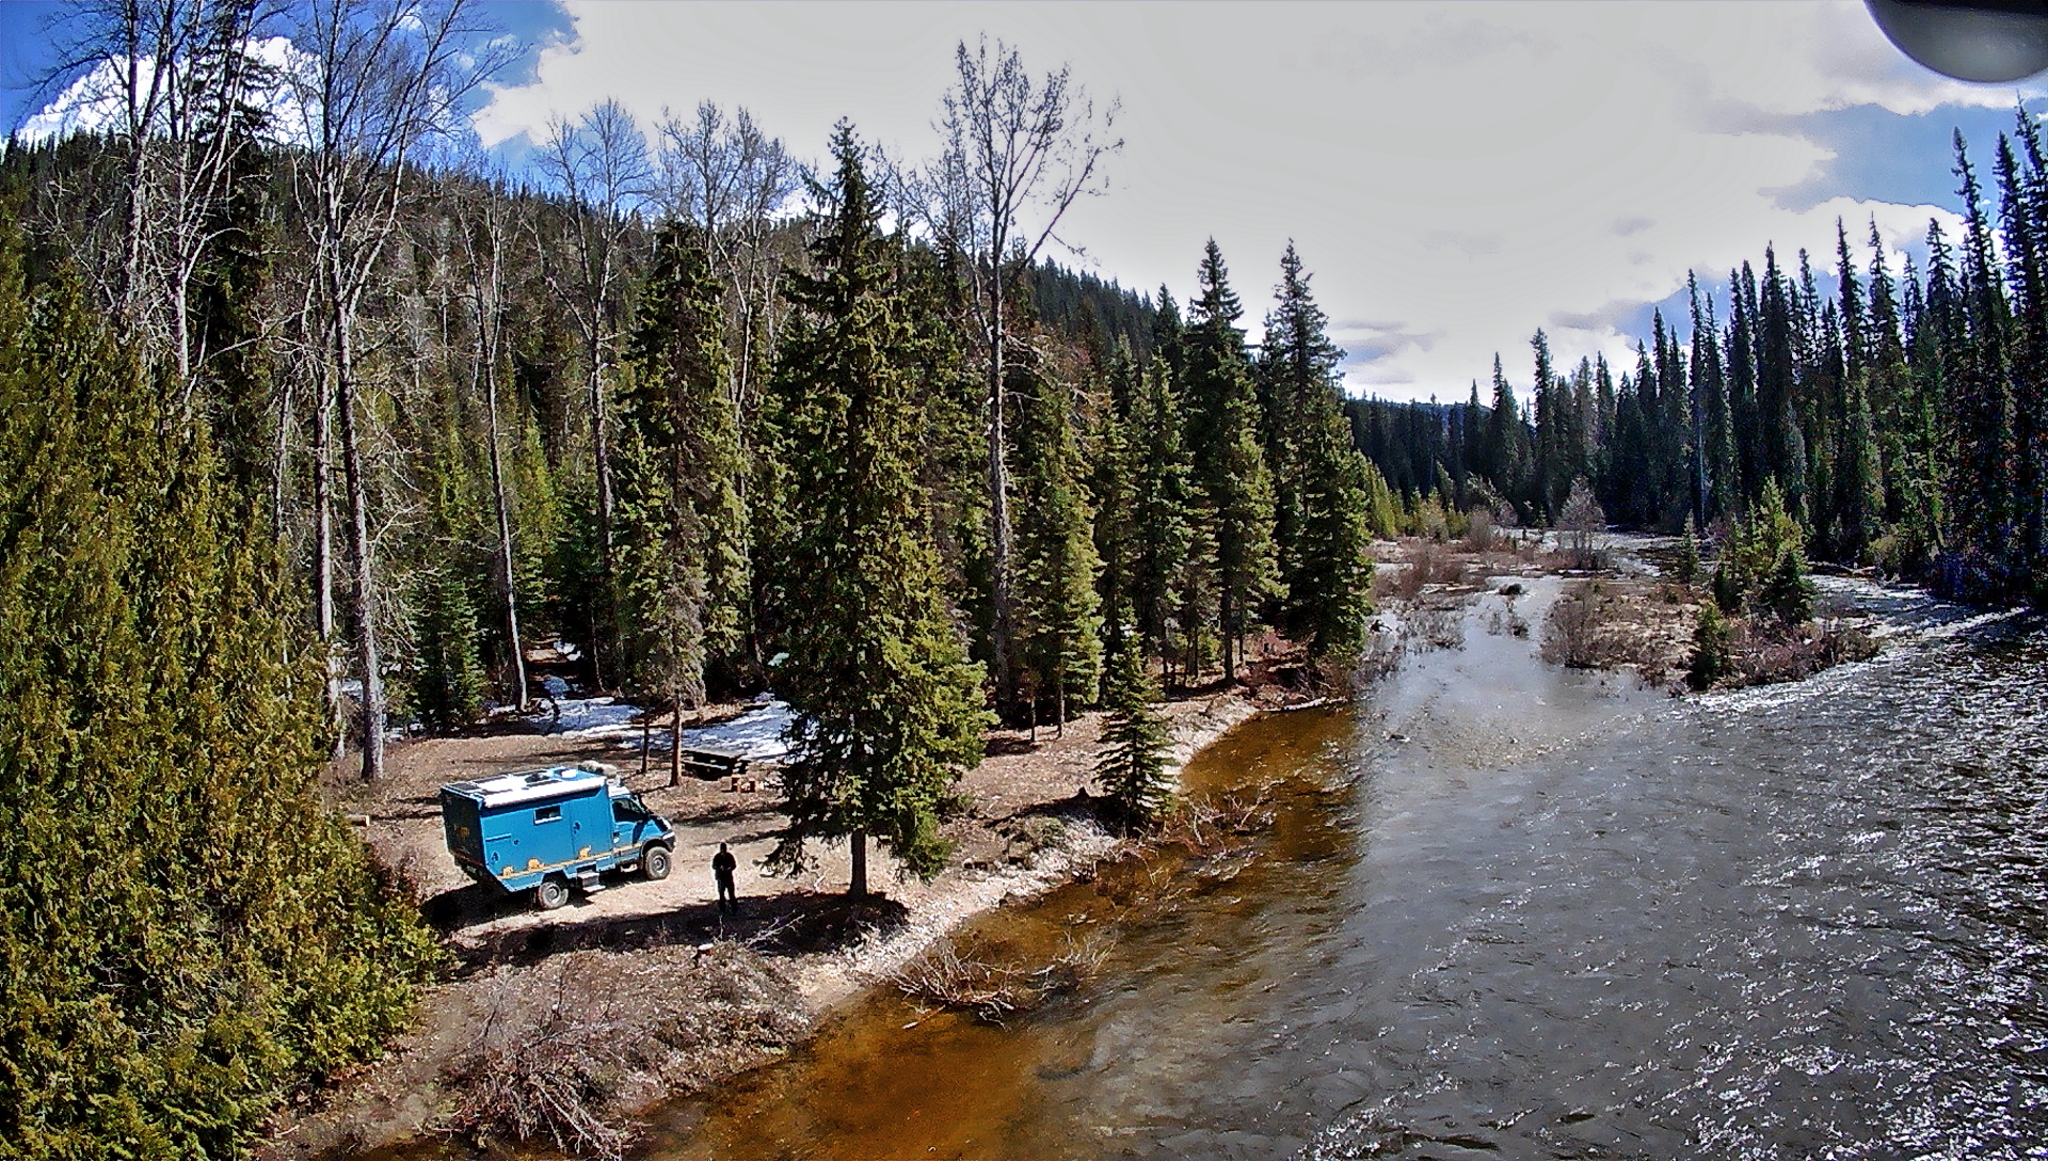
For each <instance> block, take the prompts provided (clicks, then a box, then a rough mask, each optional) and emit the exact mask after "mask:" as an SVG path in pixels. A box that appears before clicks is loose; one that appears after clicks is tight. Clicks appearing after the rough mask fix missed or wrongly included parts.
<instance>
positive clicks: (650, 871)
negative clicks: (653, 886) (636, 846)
mask: <svg viewBox="0 0 2048 1161" xmlns="http://www.w3.org/2000/svg"><path fill="white" fill-rule="evenodd" d="M673 858H674V856H673V855H672V854H671V853H670V851H669V848H668V844H666V843H658V842H657V843H648V844H647V849H646V850H644V851H642V852H641V853H640V873H641V874H643V875H645V876H647V877H648V878H649V879H666V878H668V872H669V868H670V865H671V863H672V861H673Z"/></svg>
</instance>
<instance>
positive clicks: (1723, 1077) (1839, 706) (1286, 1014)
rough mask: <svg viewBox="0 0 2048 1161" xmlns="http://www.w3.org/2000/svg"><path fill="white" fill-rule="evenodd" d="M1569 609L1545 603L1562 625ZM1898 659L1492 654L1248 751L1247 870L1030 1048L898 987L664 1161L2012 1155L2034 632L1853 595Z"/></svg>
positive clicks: (2044, 890) (1097, 919)
mask: <svg viewBox="0 0 2048 1161" xmlns="http://www.w3.org/2000/svg"><path fill="white" fill-rule="evenodd" d="M1547 595H1548V590H1547V589H1545V588H1544V587H1542V586H1534V587H1532V591H1531V592H1530V594H1529V595H1528V596H1527V597H1525V598H1523V602H1522V604H1523V607H1522V609H1521V610H1520V611H1521V612H1522V613H1523V614H1524V615H1525V616H1527V617H1528V618H1529V620H1530V621H1532V622H1535V623H1538V624H1540V605H1541V604H1542V602H1543V600H1544V599H1545V598H1546V597H1547ZM1853 595H1854V596H1855V598H1856V599H1857V600H1859V601H1860V602H1862V603H1864V604H1866V605H1867V606H1870V607H1873V608H1876V609H1878V610H1879V611H1880V612H1881V613H1882V614H1883V615H1884V616H1885V618H1886V619H1887V621H1888V622H1889V623H1890V624H1891V625H1893V626H1894V627H1895V628H1896V630H1897V631H1896V634H1895V635H1894V637H1893V638H1892V640H1891V642H1890V645H1889V648H1888V649H1887V650H1886V652H1885V653H1884V654H1882V655H1881V656H1880V657H1879V658H1878V659H1877V660H1875V661H1873V662H1870V663H1865V664H1860V665H1854V666H1848V667H1844V668H1842V669H1838V670H1835V671H1832V672H1830V673H1828V674H1824V675H1821V676H1820V677H1818V678H1816V679H1814V680H1812V681H1809V682H1806V683H1802V684H1801V685H1798V686H1794V687H1785V688H1780V689H1773V690H1762V691H1746V692H1740V693H1733V694H1720V695H1714V696H1711V697H1707V698H1703V699H1697V700H1694V699H1687V700H1671V699H1664V698H1660V697H1656V696H1654V695H1645V694H1630V693H1627V692H1625V691H1623V690H1621V689H1620V688H1618V687H1617V686H1616V685H1615V684H1614V683H1612V682H1606V683H1603V682H1600V681H1596V680H1588V679H1585V678H1583V677H1580V676H1577V675H1571V674H1565V673H1561V672H1559V671H1556V670H1552V669H1549V668H1547V667H1545V666H1543V665H1541V664H1540V663H1539V662H1537V661H1536V660H1535V659H1534V658H1533V657H1532V656H1531V655H1530V649H1529V645H1528V642H1527V641H1525V640H1522V639H1517V638H1513V637H1510V636H1505V635H1494V634H1490V633H1488V632H1487V631H1486V623H1487V616H1488V613H1489V610H1488V609H1487V607H1486V605H1487V602H1488V601H1492V602H1495V603H1498V600H1499V598H1485V599H1483V600H1482V602H1481V605H1480V607H1478V608H1476V609H1475V610H1474V611H1473V613H1472V615H1471V616H1469V617H1468V618H1467V620H1466V623H1465V630H1466V631H1465V635H1464V636H1465V640H1464V645H1463V646H1462V647H1461V648H1455V649H1446V650H1441V651H1436V652H1429V653H1423V654H1419V655H1416V656H1412V657H1410V658H1409V659H1408V661H1407V663H1406V664H1405V665H1404V666H1403V667H1402V668H1401V669H1400V670H1399V671H1397V673H1396V674H1395V675H1394V676H1393V677H1392V678H1390V679H1388V680H1387V681H1386V682H1384V683H1382V684H1381V685H1380V686H1379V687H1377V688H1376V689H1375V690H1374V691H1373V693H1372V694H1371V696H1370V697H1368V698H1367V699H1366V700H1365V702H1364V703H1363V704H1362V705H1361V706H1360V707H1359V708H1357V709H1356V710H1347V711H1341V712H1329V713H1305V714H1296V715H1287V716H1282V717H1277V718H1269V719H1265V720H1263V721H1259V722H1255V723H1252V724H1250V725H1248V726H1246V727H1244V728H1243V729H1241V730H1240V731H1238V732H1237V733H1236V734H1234V735H1233V736H1232V737H1231V738H1229V739H1227V740H1226V741H1225V742H1224V743H1222V744H1220V745H1218V746H1216V747H1214V748H1212V749H1211V750H1209V751H1207V752H1206V753H1204V754H1203V755H1202V756H1201V758H1199V759H1198V760H1197V762H1196V763H1195V764H1194V766H1193V767H1191V769H1190V771H1189V774H1188V776H1189V779H1190V781H1191V782H1192V783H1195V784H1197V785H1198V786H1207V787H1216V786H1223V785H1235V784H1244V783H1256V782H1261V781H1266V780H1277V790H1276V797H1275V802H1276V805H1277V807H1278V819H1277V825H1276V827H1275V829H1274V831H1273V832H1272V834H1271V835H1269V836H1266V837H1264V838H1262V839H1261V840H1260V841H1259V843H1258V844H1257V853H1256V857H1251V858H1245V857H1241V856H1239V857H1228V858H1223V859H1217V860H1212V861H1208V862H1196V863H1192V864H1189V865H1187V866H1185V867H1183V868H1180V869H1179V870H1178V872H1177V873H1176V877H1177V881H1179V882H1181V883H1184V884H1186V885H1187V888H1188V892H1187V894H1186V895H1185V896H1184V897H1182V898H1180V899H1179V900H1178V901H1177V902H1176V903H1175V904H1174V905H1173V906H1159V905H1148V904H1144V903H1142V902H1140V903H1137V904H1136V905H1132V903H1131V899H1132V896H1131V894H1130V893H1129V892H1127V891H1125V890H1124V889H1123V888H1122V887H1120V886H1119V885H1118V884H1117V883H1115V882H1108V883H1107V884H1104V883H1097V884H1078V885H1075V886H1071V887H1068V888H1065V889H1062V890H1060V891H1056V892H1054V893H1052V894H1051V895H1049V896H1047V897H1045V898H1044V899H1042V900H1039V901H1037V902H1035V903H1032V904H1029V905H1026V906H1021V907H1015V908H1010V909H1006V910H1005V911H1003V912H1002V913H1000V914H998V915H996V916H993V917H991V918H990V919H989V920H988V921H986V923H985V924H984V925H983V927H982V931H983V932H985V933H987V937H988V938H990V939H992V940H997V941H1000V943H1001V944H1002V945H1003V946H1004V948H1005V949H1007V950H1010V951H1015V952H1019V953H1028V952H1031V951H1034V950H1035V951H1037V952H1039V953H1047V952H1049V951H1051V950H1055V949H1057V948H1058V947H1060V946H1063V942H1064V941H1065V940H1066V939H1067V938H1069V936H1070V935H1075V934H1081V935H1088V934H1093V935H1097V936H1101V937H1107V938H1111V939H1113V940H1114V945H1113V949H1112V951H1111V952H1110V955H1109V957H1108V959H1107V960H1106V962H1105V965H1104V970H1103V973H1102V974H1101V976H1100V977H1099V978H1098V979H1097V980H1096V981H1095V982H1094V983H1092V984H1091V985H1090V986H1089V987H1088V988H1086V989H1085V990H1084V991H1083V992H1082V994H1080V995H1079V996H1077V997H1074V998H1072V999H1070V1000H1067V1001H1065V1002H1063V1003H1061V1004H1059V1005H1057V1006H1055V1007H1052V1008H1050V1009H1048V1010H1046V1011H1043V1012H1040V1013H1036V1014H1033V1015H1032V1016H1030V1017H1027V1018H1024V1019H1021V1020H1018V1021H1015V1022H1013V1023H1012V1026H1010V1027H1008V1028H994V1027H989V1026H985V1025H979V1024H976V1023H974V1022H973V1021H971V1020H969V1019H967V1018H964V1017H959V1016H952V1015H935V1016H921V1015H920V1014H919V1013H917V1012H916V1011H915V1010H914V1009H912V1008H911V1007H910V1006H909V1005H907V1004H906V1003H904V1002H903V1001H902V1000H901V999H899V998H897V997H894V996H892V995H888V994H885V993H877V994H875V995H872V996H870V997H868V998H867V999H865V1000H864V1001H862V1002H860V1003H858V1004H856V1005H855V1006H854V1007H853V1008H852V1009H851V1010H850V1011H849V1012H848V1013H847V1014H846V1015H845V1016H844V1018H843V1019H841V1020H839V1021H838V1022H836V1023H835V1024H834V1025H833V1026H832V1027H831V1028H830V1029H828V1030H827V1031H826V1032H825V1034H824V1035H822V1036H821V1037H820V1038H819V1039H818V1040H817V1041H816V1042H815V1043H814V1044H813V1045H811V1046H809V1047H807V1048H806V1049H805V1050H804V1051H802V1052H800V1053H797V1054H795V1055H794V1056H793V1057H792V1058H791V1059H790V1060H789V1061H787V1062H786V1063H784V1064H781V1065H778V1066H775V1067H771V1068H767V1069H763V1070H760V1071H758V1072H756V1073H753V1074H751V1075H749V1076H747V1077H743V1078H741V1079H740V1080H739V1081H737V1082H735V1083H734V1084H732V1085H730V1086H728V1088H727V1089H726V1090H725V1091H723V1092H721V1093H719V1094H716V1095H715V1096H713V1097H711V1098H706V1099H700V1100H695V1101H691V1102H686V1103H683V1104H680V1105H677V1106H674V1107H672V1108H671V1109H669V1110H667V1111H666V1113H665V1114H664V1115H663V1116H662V1118H661V1120H660V1124H659V1125H658V1127H657V1132H656V1134H655V1136H654V1137H653V1138H652V1139H650V1140H649V1141H648V1143H647V1146H646V1149H645V1153H644V1155H646V1156H649V1157H662V1158H667V1157H778V1156H789V1157H796V1156H829V1157H882V1156H888V1157H907V1156H929V1157H1028V1158H1038V1157H1095V1156H1110V1155H1138V1156H1221V1157H1273V1156H1298V1155H1306V1156H1311V1157H1365V1156H1373V1157H1387V1156H1392V1157H1418V1158H1419V1157H1466V1156H1474V1155H1478V1154H1482V1153H1485V1154H1492V1155H1497V1156H1506V1157H1678V1156H1705V1157H1729V1158H1749V1157H1757V1158H1776V1157H1843V1158H1862V1157H1868V1158H1889V1157H1902V1156H1927V1157H2022V1156H2041V1155H2043V1154H2042V1153H2041V1152H2040V1150H2041V1147H2042V1144H2043V1142H2044V1141H2048V700H2044V695H2043V690H2044V676H2048V638H2044V634H2043V633H2042V631H2041V630H2040V629H2039V628H2038V627H2037V626H2032V625H2029V624H2027V623H2024V622H2018V621H2015V620H2012V619H2009V618H2008V619H1984V618H1978V619H1976V620H1969V619H1968V614H1966V613H1964V612H1962V611H1960V610H1954V609H1950V608H1947V607H1944V606H1940V605H1938V604H1935V603H1933V602H1929V601H1926V600H1924V599H1922V598H1917V597H1913V596H1911V595H1910V594H1901V593H1888V592H1884V591H1880V590H1876V589H1873V588H1870V587H1868V586H1863V587H1861V588H1858V589H1855V590H1853Z"/></svg>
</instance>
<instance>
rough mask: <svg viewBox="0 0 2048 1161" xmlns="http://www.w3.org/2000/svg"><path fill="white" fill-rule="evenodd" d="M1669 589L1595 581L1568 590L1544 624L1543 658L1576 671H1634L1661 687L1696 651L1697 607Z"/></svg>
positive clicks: (1620, 582) (1612, 581)
mask: <svg viewBox="0 0 2048 1161" xmlns="http://www.w3.org/2000/svg"><path fill="white" fill-rule="evenodd" d="M1669 587H1670V586H1659V585H1646V584H1644V583H1642V582H1637V581H1627V580H1593V581H1587V582H1585V583H1584V584H1580V585H1576V586H1573V587H1572V588H1569V589H1567V590H1566V591H1565V592H1564V593H1563V594H1562V595H1560V596H1559V597H1558V598H1557V600H1556V601H1555V602H1554V603H1552V604H1551V606H1550V613H1549V615H1548V616H1546V617H1545V618H1544V621H1543V639H1542V646H1541V650H1542V657H1543V659H1544V660H1545V661H1548V662H1550V663H1551V664H1553V665H1563V666H1565V667H1567V668H1571V669H1633V670H1635V671H1636V673H1637V675H1638V676H1639V677H1640V678H1641V679H1642V680H1643V682H1644V683H1645V684H1649V685H1661V684H1663V683H1664V682H1665V681H1666V680H1667V679H1669V678H1670V676H1671V675H1672V674H1673V673H1675V672H1677V671H1678V670H1680V669H1683V668H1684V665H1685V661H1686V659H1687V658H1688V657H1689V656H1690V653H1691V643H1692V629H1693V618H1694V609H1695V608H1696V605H1695V604H1694V603H1693V602H1692V601H1690V600H1670V599H1667V597H1668V595H1669V594H1668V593H1666V592H1665V591H1664V590H1666V589H1668V588H1669Z"/></svg>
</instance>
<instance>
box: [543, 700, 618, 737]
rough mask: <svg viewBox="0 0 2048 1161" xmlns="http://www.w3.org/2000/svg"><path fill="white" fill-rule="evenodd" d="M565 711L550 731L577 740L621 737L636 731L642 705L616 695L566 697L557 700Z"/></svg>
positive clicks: (562, 711) (558, 704)
mask: <svg viewBox="0 0 2048 1161" xmlns="http://www.w3.org/2000/svg"><path fill="white" fill-rule="evenodd" d="M555 704H556V705H557V706H558V707H560V710H561V713H560V715H559V716H558V717H557V718H556V719H555V720H554V722H553V723H552V727H551V728H550V729H549V730H548V731H547V732H548V733H551V734H560V735H562V736H563V737H565V738H572V739H575V740H577V741H582V740H585V739H594V738H607V737H611V736H613V735H618V736H620V737H623V736H625V735H626V734H629V733H632V732H633V730H634V728H635V727H634V725H633V719H634V718H637V717H639V716H640V707H639V706H637V705H634V704H633V703H631V702H625V701H620V700H619V699H618V698H615V697H584V698H566V699H563V700H561V701H557V702H556V703H555Z"/></svg>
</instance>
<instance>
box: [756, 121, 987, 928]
mask: <svg viewBox="0 0 2048 1161" xmlns="http://www.w3.org/2000/svg"><path fill="white" fill-rule="evenodd" d="M832 154H833V158H834V160H835V162H836V166H837V169H836V175H835V177H834V180H833V182H832V184H831V186H830V187H829V188H823V189H819V190H818V191H817V196H818V197H819V199H820V200H821V201H824V202H825V203H826V204H828V205H829V206H830V207H831V212H830V217H829V219H828V220H827V222H826V224H825V228H824V229H823V231H822V232H821V233H820V235H819V236H818V238H817V240H816V241H815V242H814V243H812V246H811V257H812V260H813V262H814V263H815V265H816V269H817V272H816V273H815V274H810V275H792V276H790V278H789V281H788V285H787V287H786V289H785V294H786V295H787V297H788V299H789V301H790V303H791V305H792V306H794V307H795V308H797V310H798V312H799V313H798V314H797V316H796V317H795V318H794V319H793V320H792V321H791V323H790V329H789V332H788V334H787V335H786V337H785V338H784V340H783V343H782V347H781V351H780V353H779V357H778V359H777V365H776V383H775V389H776V391H777V392H778V394H779V395H780V396H781V398H782V401H783V405H784V407H785V409H786V410H785V418H784V420H783V422H784V424H785V426H786V439H785V442H784V444H783V447H784V450H785V453H786V454H787V455H788V456H789V459H790V462H789V474H790V481H789V488H788V502H789V518H790V525H791V527H790V530H789V533H788V536H789V543H788V545H787V547H786V548H785V549H784V550H783V551H782V552H781V553H780V554H779V556H780V566H781V567H782V568H783V569H784V570H786V571H785V575H784V577H783V579H782V582H781V584H782V588H783V591H784V592H785V593H786V599H788V600H789V601H790V602H791V606H792V607H793V608H798V609H802V610H804V615H803V616H801V617H792V618H791V619H790V622H789V624H788V625H786V626H785V627H784V629H783V633H782V646H783V648H784V650H785V651H786V652H787V654H788V659H787V661H786V662H785V663H784V665H783V667H782V669H781V671H780V673H779V674H778V684H779V685H780V686H781V689H782V693H783V696H785V697H786V698H788V699H789V703H790V706H791V708H792V709H793V711H794V713H795V717H794V719H793V720H792V722H791V724H790V727H789V741H790V745H791V749H792V751H793V756H792V758H791V760H790V761H789V762H788V764H787V765H785V766H784V768H783V773H782V786H783V807H784V810H785V812H786V813H787V814H788V816H789V825H788V827H787V828H786V829H785V830H784V832H783V835H782V838H781V840H780V842H778V844H777V845H776V848H775V850H774V852H773V853H772V854H771V856H770V862H771V865H774V866H777V867H781V868H786V869H795V868H799V867H802V866H805V865H807V863H808V859H807V857H806V853H805V844H806V843H807V842H809V841H811V840H813V839H836V838H841V837H845V838H848V839H849V840H850V842H851V844H852V851H853V879H852V892H853V893H854V894H855V895H860V894H864V893H865V892H866V890H867V861H866V839H867V836H868V834H869V833H873V834H874V835H875V836H876V837H877V838H878V839H879V840H880V841H882V842H885V843H887V844H888V846H889V847H890V849H891V850H892V851H893V852H894V854H895V856H896V857H897V859H899V860H900V861H901V863H902V865H903V868H904V870H905V871H906V872H907V873H910V874H914V875H918V876H921V877H925V878H929V877H931V876H932V875H935V874H937V873H938V871H939V869H940V867H941V866H942V865H943V863H944V860H945V857H946V844H945V842H944V841H943V840H942V839H941V838H940V837H939V833H938V812H939V808H940V805H941V803H942V801H943V799H944V797H945V795H946V793H947V790H948V788H949V787H950V786H951V785H952V783H953V782H954V781H956V780H957V779H958V778H959V776H960V773H961V771H963V770H966V769H971V768H972V767H973V766H975V765H976V764H977V763H978V762H979V761H980V760H981V754H982V731H983V730H984V729H985V728H986V727H987V726H988V724H989V722H990V718H989V715H988V713H987V711H986V710H985V709H984V708H983V698H982V690H981V683H982V670H981V667H980V666H978V665H975V664H973V663H971V662H969V661H968V660H967V656H966V652H965V650H964V649H963V648H962V646H961V643H960V639H959V637H958V635H957V633H956V632H955V630H954V628H953V626H952V624H951V622H950V620H949V619H948V617H947V612H946V609H945V607H944V605H943V603H942V601H941V599H940V591H939V561H938V556H937V553H936V552H935V551H934V549H933V548H932V545H931V544H930V542H929V540H928V539H927V533H926V530H925V518H924V511H925V510H924V504H923V497H922V496H921V495H920V494H919V489H918V487H917V482H916V477H915V474H914V472H915V464H916V457H917V449H918V443H919V431H920V422H919V417H918V415H917V414H916V413H915V412H914V411H913V410H912V408H911V407H910V402H911V384H910V383H909V382H908V376H906V375H905V373H904V371H903V361H904V358H905V351H904V347H905V345H906V344H907V343H908V342H909V339H910V334H909V331H908V328H907V327H906V325H905V323H904V320H903V309H904V308H903V306H902V304H901V303H900V302H899V301H898V294H897V290H896V285H895V276H896V269H895V265H894V263H893V261H892V255H891V253H890V251H889V248H888V246H887V244H886V243H885V242H884V240H883V239H882V237H881V236H880V234H879V233H878V232H877V231H876V228H875V222H876V219H877V217H878V216H879V213H880V210H879V207H878V206H877V204H876V201H875V194H874V190H873V188H872V187H871V186H870V185H869V183H868V178H867V175H866V172H865V169H864V167H863V165H862V158H861V149H860V146H859V144H858V142H857V141H856V139H855V138H854V134H853V130H852V127H851V126H849V125H848V124H847V123H846V122H843V121H842V122H840V124H839V126H838V128H837V130H836V131H835V133H834V135H833V140H832Z"/></svg>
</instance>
